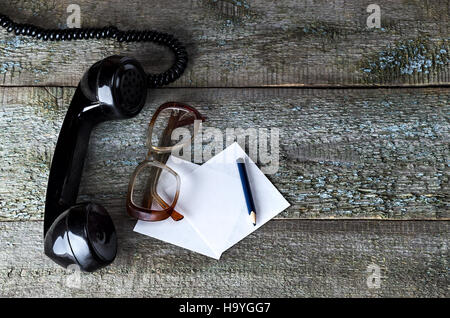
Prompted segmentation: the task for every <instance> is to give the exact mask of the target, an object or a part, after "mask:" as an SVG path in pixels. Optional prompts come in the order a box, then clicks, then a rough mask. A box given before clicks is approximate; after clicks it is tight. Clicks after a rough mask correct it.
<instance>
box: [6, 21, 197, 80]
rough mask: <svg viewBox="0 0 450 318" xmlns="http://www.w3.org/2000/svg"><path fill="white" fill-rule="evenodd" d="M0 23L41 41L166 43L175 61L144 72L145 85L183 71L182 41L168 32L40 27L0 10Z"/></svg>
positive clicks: (11, 29)
mask: <svg viewBox="0 0 450 318" xmlns="http://www.w3.org/2000/svg"><path fill="white" fill-rule="evenodd" d="M0 26H2V27H3V28H5V29H6V31H8V32H14V33H15V34H16V35H25V36H31V37H35V38H37V39H42V40H44V41H72V40H87V39H116V40H117V41H119V42H154V43H157V44H159V45H165V46H167V47H169V48H170V49H171V50H172V52H173V53H174V54H175V62H174V63H173V65H172V67H170V68H169V69H168V70H167V71H165V72H164V73H160V74H151V73H148V74H147V85H148V87H159V86H164V85H167V84H170V83H172V82H174V81H175V80H177V79H178V78H179V77H180V76H181V75H182V74H183V72H184V70H185V69H186V66H187V62H188V55H187V52H186V48H185V47H184V46H183V44H182V43H181V42H180V41H178V40H177V39H175V38H174V37H173V36H172V35H170V34H167V33H161V32H157V31H151V30H144V31H136V30H129V31H120V30H119V29H117V28H116V27H115V26H109V27H104V28H89V29H86V28H74V29H65V30H58V29H50V30H48V29H43V28H40V27H38V26H34V25H31V24H20V23H16V22H14V21H12V20H11V19H10V18H9V17H8V16H6V15H2V14H0Z"/></svg>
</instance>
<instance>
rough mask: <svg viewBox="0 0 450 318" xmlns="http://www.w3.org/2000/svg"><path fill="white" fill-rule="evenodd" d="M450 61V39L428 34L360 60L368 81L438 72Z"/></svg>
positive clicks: (388, 47) (361, 68) (390, 79)
mask: <svg viewBox="0 0 450 318" xmlns="http://www.w3.org/2000/svg"><path fill="white" fill-rule="evenodd" d="M449 63H450V52H449V42H448V41H446V40H444V41H440V42H432V41H430V40H428V39H427V38H425V37H418V38H416V39H409V40H402V41H398V42H396V43H394V44H393V45H388V46H387V47H386V49H385V50H382V51H380V52H377V53H374V54H371V55H369V56H368V57H366V58H365V59H363V60H362V61H360V64H359V67H360V72H363V73H364V74H365V81H366V82H367V83H375V82H383V81H385V82H389V81H395V80H398V79H399V78H402V77H411V76H415V75H419V74H420V75H421V76H427V75H428V74H430V75H432V74H434V75H436V74H438V73H439V72H440V71H442V70H444V69H445V68H447V67H448V65H449Z"/></svg>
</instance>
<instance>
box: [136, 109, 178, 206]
mask: <svg viewBox="0 0 450 318" xmlns="http://www.w3.org/2000/svg"><path fill="white" fill-rule="evenodd" d="M179 117H180V114H178V113H176V114H174V113H173V112H172V114H171V116H170V118H169V121H168V124H167V127H166V128H165V129H164V132H163V135H162V137H161V140H160V141H159V146H160V147H164V146H167V145H169V143H170V138H171V137H172V131H173V130H174V129H175V128H176V127H177V126H178V125H177V123H178V119H179ZM169 156H170V153H164V154H159V155H156V158H155V159H156V160H158V161H159V162H162V163H164V164H165V163H166V162H167V160H168V159H169ZM151 169H152V170H151V171H150V177H149V179H148V181H147V184H146V187H145V190H144V198H143V199H142V206H143V207H145V208H148V209H151V207H152V203H153V196H155V197H156V198H157V199H158V201H162V202H164V200H163V199H162V198H161V197H160V196H159V195H158V194H157V193H156V186H157V184H158V181H159V177H160V176H161V170H160V169H157V168H151ZM159 204H160V205H161V203H160V202H159Z"/></svg>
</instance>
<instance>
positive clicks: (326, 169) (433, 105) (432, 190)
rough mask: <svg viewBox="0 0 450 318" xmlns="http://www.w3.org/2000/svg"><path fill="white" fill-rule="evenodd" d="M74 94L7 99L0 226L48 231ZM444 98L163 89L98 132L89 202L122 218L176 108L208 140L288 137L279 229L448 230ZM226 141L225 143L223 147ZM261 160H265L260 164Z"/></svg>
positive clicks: (6, 91)
mask: <svg viewBox="0 0 450 318" xmlns="http://www.w3.org/2000/svg"><path fill="white" fill-rule="evenodd" d="M73 91H74V90H73V89H72V88H41V87H35V88H12V87H9V88H5V87H3V88H0V131H1V137H0V138H1V145H0V172H1V173H0V177H1V179H0V209H1V210H0V218H2V219H4V220H24V219H35V220H41V219H42V213H43V207H44V199H45V191H46V184H47V178H48V170H49V165H50V160H51V158H52V153H53V149H54V145H55V143H56V139H57V136H58V133H59V129H60V125H61V123H62V120H63V117H64V115H65V112H66V110H67V105H68V104H69V102H70V99H71V96H72V94H73ZM449 94H450V92H449V90H448V89H438V88H434V89H431V88H429V89H356V90H348V89H345V90H324V89H301V90H299V89H159V90H153V91H151V95H150V97H149V99H148V105H147V106H146V107H145V108H144V110H143V111H142V113H141V114H140V115H139V116H137V117H136V118H134V119H132V120H128V121H121V122H110V123H107V124H102V125H100V126H99V127H98V128H97V129H96V130H95V131H94V132H93V136H92V139H91V145H90V149H89V156H88V160H87V164H86V166H85V172H84V176H83V180H82V184H81V197H80V200H81V199H85V200H94V201H97V202H99V203H102V204H104V205H106V206H107V207H108V209H109V211H112V212H113V213H115V214H124V213H125V212H124V200H125V194H126V190H127V183H128V180H129V176H130V175H131V173H132V171H133V169H134V167H135V166H136V165H137V163H138V161H140V160H142V159H143V157H144V154H145V152H146V151H145V146H144V145H145V134H146V125H147V123H148V121H149V120H150V118H151V116H152V114H153V112H154V110H155V109H156V107H157V106H158V105H160V104H162V103H163V102H166V101H168V100H177V101H183V102H187V103H189V104H191V105H193V106H195V107H197V108H198V109H199V110H200V111H201V112H202V113H203V114H204V115H206V116H207V117H208V120H207V122H206V123H205V126H204V129H206V128H207V127H216V128H219V129H220V131H222V133H223V134H224V135H226V128H244V129H247V128H256V129H259V128H268V129H269V130H268V131H269V133H270V132H271V131H274V129H279V130H280V147H279V150H280V167H279V170H278V172H277V173H275V174H272V175H269V178H270V179H271V180H272V182H273V183H274V184H275V186H276V187H277V188H278V189H279V190H280V191H281V192H282V193H283V194H284V195H285V196H286V198H287V200H288V201H289V202H290V203H291V204H292V207H291V208H289V209H288V210H287V211H286V212H284V213H282V214H281V215H280V217H281V218H334V217H340V218H347V217H357V218H403V219H415V218H420V219H424V218H449V216H450V214H449V213H450V212H449V208H448V204H449V196H448V194H449V192H450V191H449V181H448V180H449V169H448V158H449V140H450V138H449V127H450V126H449V118H448V114H449V102H448V101H449V100H450V96H449ZM224 139H225V137H224ZM259 159H261V157H259Z"/></svg>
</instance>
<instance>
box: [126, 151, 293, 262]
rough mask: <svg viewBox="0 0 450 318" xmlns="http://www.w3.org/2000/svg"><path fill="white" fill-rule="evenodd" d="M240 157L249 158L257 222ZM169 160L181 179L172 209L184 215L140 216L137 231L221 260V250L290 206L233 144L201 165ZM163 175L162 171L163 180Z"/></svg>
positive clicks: (248, 164)
mask: <svg viewBox="0 0 450 318" xmlns="http://www.w3.org/2000/svg"><path fill="white" fill-rule="evenodd" d="M238 158H247V170H248V175H249V179H250V186H251V189H252V193H253V199H254V201H255V207H256V211H257V217H256V219H257V225H256V226H253V224H252V223H251V221H250V219H249V216H248V213H247V209H246V204H245V198H244V195H243V190H242V185H241V181H240V178H239V172H238V170H237V165H236V160H237V159H238ZM167 165H168V166H169V167H171V168H172V169H174V170H175V171H176V172H177V173H178V174H179V175H180V178H181V189H180V197H179V199H178V203H177V206H176V210H177V211H178V212H180V213H181V214H183V215H184V219H183V220H181V221H178V222H175V221H173V220H172V219H171V218H169V219H166V220H164V221H159V222H143V221H138V222H137V224H136V226H135V228H134V231H136V232H139V233H142V234H145V235H148V236H151V237H154V238H157V239H159V240H162V241H165V242H168V243H171V244H175V245H178V246H181V247H183V248H187V249H190V250H192V251H194V252H197V253H200V254H203V255H206V256H209V257H213V258H215V259H219V258H220V256H221V254H222V253H223V252H224V251H225V250H227V249H228V248H230V247H231V246H233V245H234V244H236V243H237V242H239V241H240V240H242V239H243V238H244V237H246V236H247V235H249V234H250V233H252V232H253V231H255V230H256V229H258V228H259V227H260V226H262V225H263V224H264V223H266V222H267V221H269V220H270V219H272V218H273V217H274V216H276V215H277V214H278V213H280V212H281V211H283V210H285V209H286V208H287V207H289V203H288V202H287V201H286V200H285V199H284V198H283V196H282V195H281V193H280V192H279V191H278V190H277V189H276V188H275V187H274V186H273V184H272V183H271V182H270V181H269V179H267V177H266V176H265V175H264V174H263V173H262V171H261V170H259V168H258V167H257V166H256V164H255V163H254V162H253V161H251V159H250V158H249V157H248V156H247V154H246V153H245V152H244V150H242V148H241V147H240V146H239V145H238V144H237V143H233V144H232V145H230V146H229V147H228V148H226V149H225V150H224V151H222V152H221V153H219V154H218V155H216V156H215V157H213V158H211V159H210V160H209V161H207V162H206V163H204V164H203V165H201V166H198V165H196V164H193V163H191V162H188V161H185V160H181V159H179V158H176V157H173V156H171V157H170V158H169V160H168V162H167ZM163 178H164V176H163V175H162V176H161V183H162V184H164V179H163ZM165 186H166V187H171V186H172V185H169V184H167V185H165ZM163 187H164V185H163ZM168 192H169V191H168Z"/></svg>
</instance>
